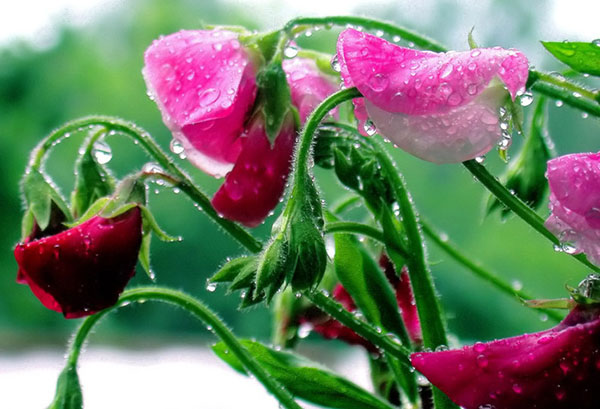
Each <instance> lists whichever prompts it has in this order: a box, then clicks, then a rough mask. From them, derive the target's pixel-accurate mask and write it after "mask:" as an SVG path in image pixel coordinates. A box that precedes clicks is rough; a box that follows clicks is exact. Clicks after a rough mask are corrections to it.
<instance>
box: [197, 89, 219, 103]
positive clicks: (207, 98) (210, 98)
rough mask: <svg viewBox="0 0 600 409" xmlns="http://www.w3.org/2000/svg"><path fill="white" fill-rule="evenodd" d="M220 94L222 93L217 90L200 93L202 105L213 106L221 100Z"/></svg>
mask: <svg viewBox="0 0 600 409" xmlns="http://www.w3.org/2000/svg"><path fill="white" fill-rule="evenodd" d="M220 94H221V91H219V90H218V89H215V88H209V89H206V90H204V91H200V92H199V93H198V97H199V102H200V105H201V106H204V107H205V106H208V105H210V104H212V103H213V102H215V101H216V100H217V99H218V98H219V95H220Z"/></svg>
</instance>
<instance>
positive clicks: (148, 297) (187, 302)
mask: <svg viewBox="0 0 600 409" xmlns="http://www.w3.org/2000/svg"><path fill="white" fill-rule="evenodd" d="M142 301H158V302H164V303H168V304H173V305H176V306H178V307H181V308H183V309H184V310H186V311H188V312H189V313H191V314H192V315H193V316H195V317H196V318H198V319H199V320H201V321H203V322H204V323H205V324H206V325H207V326H209V327H210V329H211V331H212V332H214V334H215V335H216V336H218V337H219V338H220V339H221V340H222V341H223V343H224V344H225V345H227V348H228V349H229V350H230V351H231V352H232V353H233V354H234V355H235V356H236V357H237V358H238V359H239V360H240V362H241V363H242V364H243V365H244V368H245V369H246V370H247V371H248V372H250V373H251V374H252V375H254V376H255V377H256V379H258V381H259V382H260V383H262V384H263V386H264V387H265V388H266V389H267V390H268V391H269V392H270V393H271V394H273V395H274V396H275V397H276V398H277V400H279V402H280V403H281V405H282V406H283V407H285V408H287V409H302V408H301V406H300V405H298V404H297V403H296V401H294V397H293V396H292V395H291V394H290V392H289V391H288V390H287V389H285V388H284V387H283V386H282V385H281V384H280V383H279V382H278V381H277V380H275V379H274V378H273V377H271V375H269V373H268V372H267V371H266V370H265V369H264V368H263V367H262V366H260V364H259V363H258V362H257V361H256V360H255V359H254V358H253V357H252V355H250V354H249V353H248V351H247V350H246V348H245V347H244V346H243V345H242V344H241V343H240V342H239V341H238V340H237V338H236V337H235V335H234V334H233V333H232V332H231V331H230V330H229V328H227V326H226V325H225V324H224V323H223V321H221V320H220V319H219V317H218V316H217V315H216V314H215V313H214V312H212V311H211V310H210V309H209V308H208V307H207V306H206V305H204V304H203V303H202V302H200V301H199V300H197V299H195V298H194V297H191V296H190V295H187V294H185V293H182V292H180V291H175V290H171V289H168V288H160V287H141V288H135V289H132V290H128V291H125V292H124V293H123V294H122V295H121V297H120V298H119V302H118V303H117V305H116V306H114V307H111V308H108V309H106V310H103V311H100V312H99V313H97V314H95V315H92V316H90V317H88V318H86V319H85V321H84V322H83V323H82V324H81V326H80V327H79V330H78V331H77V334H76V335H75V338H74V339H73V342H72V343H71V345H70V351H69V356H68V358H67V364H68V365H72V366H74V367H75V366H76V365H77V359H78V358H79V355H80V352H81V348H82V346H83V344H84V342H85V340H86V338H87V336H88V334H89V333H90V331H91V330H92V328H93V327H94V325H95V324H96V323H97V322H98V321H99V320H100V318H102V317H103V316H104V315H106V314H107V313H109V312H110V311H113V310H115V309H116V308H119V306H122V305H125V304H128V303H130V302H142Z"/></svg>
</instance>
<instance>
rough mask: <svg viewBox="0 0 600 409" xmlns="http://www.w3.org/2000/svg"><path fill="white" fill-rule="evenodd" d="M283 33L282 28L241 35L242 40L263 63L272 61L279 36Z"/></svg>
mask: <svg viewBox="0 0 600 409" xmlns="http://www.w3.org/2000/svg"><path fill="white" fill-rule="evenodd" d="M281 35H282V33H281V31H280V30H275V31H270V32H268V33H252V34H247V35H240V37H239V39H240V42H241V43H242V44H243V45H244V46H245V47H247V48H249V49H251V50H252V51H254V52H255V53H257V54H258V55H260V57H261V59H262V63H263V64H264V63H265V62H268V61H271V59H272V58H273V56H274V55H275V52H276V51H277V44H279V37H280V36H281Z"/></svg>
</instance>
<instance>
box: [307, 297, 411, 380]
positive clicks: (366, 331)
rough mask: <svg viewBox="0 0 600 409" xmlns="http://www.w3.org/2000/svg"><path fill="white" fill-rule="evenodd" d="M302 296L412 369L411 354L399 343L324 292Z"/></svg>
mask: <svg viewBox="0 0 600 409" xmlns="http://www.w3.org/2000/svg"><path fill="white" fill-rule="evenodd" d="M302 294H303V295H304V296H305V297H306V298H308V299H309V300H310V301H311V302H312V303H313V304H314V305H316V306H317V307H318V308H319V309H320V310H322V311H324V312H326V313H327V314H329V315H331V316H332V317H333V318H335V319H336V320H337V321H339V322H341V323H342V324H344V325H345V326H347V327H348V328H350V329H351V330H352V331H354V332H356V333H357V334H358V335H360V336H361V337H363V338H364V339H366V340H367V341H369V342H371V343H373V345H376V346H377V347H379V348H381V349H382V350H384V351H385V352H387V353H388V354H390V355H392V356H393V357H395V358H397V359H398V360H399V361H400V363H402V364H403V365H406V366H407V367H409V368H412V365H411V364H410V358H409V357H410V353H411V352H410V351H409V350H408V349H407V348H405V347H403V346H402V345H400V344H399V343H398V342H396V341H394V340H393V338H392V337H390V336H388V335H386V334H383V333H382V332H381V329H377V328H375V327H373V326H372V325H371V324H369V323H367V322H365V321H362V320H360V319H358V318H357V317H356V316H355V315H354V314H352V313H351V312H349V311H348V310H346V309H345V308H344V307H343V306H342V305H341V304H340V303H338V302H337V301H335V300H333V299H331V298H330V297H328V296H327V295H325V294H323V293H322V292H319V291H315V292H311V291H304V292H303V293H302Z"/></svg>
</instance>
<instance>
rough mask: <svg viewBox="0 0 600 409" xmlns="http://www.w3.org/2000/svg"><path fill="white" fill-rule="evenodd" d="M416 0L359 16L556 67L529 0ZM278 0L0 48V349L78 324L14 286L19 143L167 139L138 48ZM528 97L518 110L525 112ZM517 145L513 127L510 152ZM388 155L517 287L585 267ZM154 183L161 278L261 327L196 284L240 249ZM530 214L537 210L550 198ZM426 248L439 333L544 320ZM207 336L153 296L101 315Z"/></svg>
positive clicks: (181, 4) (24, 153)
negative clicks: (136, 133) (117, 120)
mask: <svg viewBox="0 0 600 409" xmlns="http://www.w3.org/2000/svg"><path fill="white" fill-rule="evenodd" d="M425 3H426V4H429V5H432V6H431V7H430V12H429V14H427V15H426V16H423V18H415V12H414V10H412V11H411V6H410V5H409V2H406V3H400V4H399V3H398V2H390V3H386V2H380V3H375V4H368V5H360V4H358V5H357V6H356V12H357V13H360V14H365V15H368V16H372V17H380V18H385V19H388V20H391V21H393V22H396V23H399V24H402V25H405V26H408V27H410V28H413V29H416V30H418V31H420V32H422V33H424V34H426V35H428V36H430V37H433V38H436V39H438V40H439V41H441V42H442V43H446V44H448V45H449V46H451V47H453V48H460V49H464V48H466V46H467V44H466V37H467V33H468V30H469V28H470V27H471V26H472V25H474V24H475V25H476V28H475V36H476V39H477V40H478V42H479V43H480V44H481V45H484V46H493V45H501V46H505V47H515V48H519V49H522V50H524V51H525V52H526V53H527V54H528V56H529V57H530V61H531V63H532V64H534V65H536V66H537V67H538V68H543V69H547V70H554V69H561V67H560V66H559V65H557V64H556V63H555V62H553V61H552V60H551V58H549V57H547V56H545V55H544V53H543V50H542V48H541V46H540V45H539V42H538V40H540V39H548V40H562V39H564V38H562V37H560V33H557V34H556V36H554V37H551V38H540V37H539V35H540V33H553V31H552V29H553V27H548V26H547V25H548V24H550V23H549V22H548V20H547V19H546V15H545V12H544V11H543V10H544V8H543V7H541V8H536V10H535V12H534V11H533V7H527V5H526V2H520V1H518V0H511V1H487V2H482V3H485V8H483V9H482V7H481V6H480V5H478V6H473V7H474V8H475V11H473V9H472V8H469V4H471V3H469V2H462V5H460V6H459V5H457V4H456V2H453V1H433V2H431V1H430V2H425ZM465 3H466V5H465ZM542 3H544V2H540V4H542ZM549 3H550V2H549ZM549 3H548V4H549ZM277 4H278V3H276V2H271V3H268V2H267V3H265V2H262V3H261V5H260V6H257V7H256V8H255V7H250V6H248V5H247V3H244V2H201V1H188V0H177V1H169V2H163V1H159V0H150V1H141V0H138V1H130V2H127V5H126V7H125V6H124V5H123V6H122V7H118V8H116V9H114V10H113V11H111V12H108V13H104V14H103V15H102V16H101V17H99V18H97V19H94V20H93V21H91V22H90V23H89V24H87V25H84V26H78V27H77V28H73V27H71V26H67V25H65V26H63V27H62V28H60V29H59V31H58V35H57V37H56V41H55V43H53V44H52V46H51V47H50V48H44V47H39V46H36V45H35V44H31V43H28V42H25V41H13V42H11V43H9V44H7V45H5V46H3V48H2V49H0V155H1V160H0V175H1V178H0V195H1V196H0V197H1V200H0V226H2V233H3V234H2V235H0V249H1V251H0V294H1V296H0V347H2V348H4V349H11V348H21V347H29V346H33V345H40V344H55V343H58V344H61V343H64V341H65V340H66V339H67V338H68V334H69V333H70V332H71V331H72V329H73V328H74V326H75V325H76V324H77V322H76V321H68V320H65V319H63V318H62V316H61V315H59V314H56V313H54V312H51V311H48V310H46V309H45V308H43V307H42V306H41V304H40V303H39V302H38V301H37V299H36V298H35V297H34V296H33V295H32V294H31V292H30V290H29V288H27V287H26V286H22V285H17V284H16V283H15V276H16V270H17V267H16V263H15V261H14V258H13V255H12V249H13V247H14V245H15V243H16V242H17V241H18V240H19V236H20V218H21V201H20V196H19V186H18V184H19V179H20V176H21V174H22V172H23V170H24V168H25V165H26V160H27V157H28V153H29V151H30V150H31V149H32V148H33V147H34V146H35V144H36V143H37V141H39V140H40V138H42V137H43V136H44V135H46V134H47V133H48V132H49V131H51V130H52V129H53V128H55V127H57V126H59V125H61V124H62V123H64V122H66V121H68V120H70V119H74V118H77V117H80V116H85V115H90V114H106V115H115V116H119V117H122V118H125V119H127V120H131V121H134V122H136V123H137V124H138V125H140V126H142V127H144V128H145V129H147V130H148V131H150V133H151V134H152V135H153V136H154V137H155V138H156V140H157V141H158V142H159V143H160V144H161V145H162V146H163V147H165V148H167V147H168V144H169V141H170V134H169V132H168V130H167V129H166V127H165V126H164V125H163V124H162V121H161V118H160V114H159V112H158V110H157V109H156V106H155V104H154V103H153V102H152V101H150V100H149V98H148V97H147V96H146V90H145V85H144V82H143V79H142V76H141V73H140V71H141V68H142V61H143V59H142V56H143V52H144V50H145V48H146V47H147V46H148V45H149V44H150V42H151V41H152V40H153V39H154V38H156V37H158V36H159V35H160V34H168V33H171V32H173V31H177V30H180V29H182V28H187V29H193V28H197V27H199V25H200V24H201V23H206V24H228V25H232V24H237V25H244V26H246V27H248V28H253V29H264V28H275V27H276V26H277V24H281V23H283V21H282V18H283V17H282V16H285V13H283V12H278V13H276V12H272V13H271V14H268V13H267V14H265V13H263V12H261V10H263V11H264V10H265V9H266V10H271V11H273V10H279V9H278V8H277V7H278V6H277ZM465 13H466V14H465ZM473 13H479V14H473ZM477 24H479V26H477ZM478 27H480V28H481V29H479V28H478ZM336 35H337V31H335V30H331V31H330V30H322V31H319V32H315V33H313V35H312V36H311V37H310V38H306V37H303V38H300V39H298V42H299V43H300V45H305V46H309V45H310V46H312V47H315V48H319V49H321V50H323V51H327V52H333V50H334V44H335V38H336ZM586 40H591V38H588V39H586ZM596 85H597V84H596ZM531 107H532V106H530V107H528V108H526V109H525V111H526V114H529V113H530V111H531ZM549 114H550V119H549V122H550V126H549V130H550V135H551V136H552V137H553V138H554V141H555V142H556V145H557V149H558V152H559V153H560V154H564V153H570V152H577V151H597V150H599V149H600V146H599V145H600V144H599V140H598V133H599V132H598V131H599V130H600V127H599V122H598V120H596V119H591V118H590V119H585V120H584V119H583V118H582V117H581V115H580V113H579V112H577V111H575V110H572V109H571V108H568V107H562V108H560V109H559V108H556V107H554V106H552V107H551V108H550V110H549ZM81 140H82V137H81V136H73V137H72V138H70V139H68V140H67V141H66V142H64V143H62V144H60V145H59V146H57V147H56V149H55V150H54V151H53V153H52V156H51V158H50V160H49V161H48V163H47V166H46V167H47V170H48V172H49V173H50V174H51V175H52V177H53V178H54V180H55V181H56V182H57V184H58V185H59V186H60V187H61V188H62V192H63V193H64V194H65V195H68V194H69V192H70V190H71V187H72V185H73V162H74V158H75V155H76V152H77V149H78V144H79V143H80V142H81ZM107 142H108V143H109V144H110V145H111V147H112V151H113V158H112V161H111V162H110V163H109V166H110V167H111V169H113V170H114V172H115V173H116V175H118V176H123V175H125V174H127V173H128V172H131V171H134V170H136V169H139V168H140V167H141V166H142V165H143V164H144V163H145V162H146V161H147V157H146V156H145V155H144V153H143V152H141V151H140V149H138V148H137V147H136V146H135V145H133V144H132V143H131V141H130V140H128V139H126V138H122V137H118V136H113V137H109V138H108V139H107ZM519 145H520V141H519V140H518V138H516V140H515V143H514V147H513V148H512V149H513V150H512V153H513V156H514V155H515V153H516V152H517V149H518V146H519ZM394 155H395V156H396V158H397V160H398V164H399V166H400V168H401V169H402V171H403V173H404V175H405V177H406V180H407V184H408V187H409V189H410V190H411V191H412V193H413V196H414V200H415V203H416V206H417V208H418V209H419V211H420V212H421V213H422V214H423V215H424V217H425V218H426V219H427V220H429V221H431V222H432V223H433V224H434V225H435V226H437V227H438V228H440V229H441V230H443V231H445V232H446V233H447V234H448V235H449V237H450V238H451V240H453V241H454V242H456V243H458V244H459V245H460V247H461V248H462V249H463V250H464V251H465V252H466V253H467V254H469V255H471V256H472V257H473V258H474V259H476V260H479V261H480V262H481V263H482V264H483V265H485V266H487V267H488V268H489V269H490V270H492V271H494V272H496V273H497V274H499V275H501V276H503V277H504V278H505V279H507V280H510V281H513V280H515V285H522V286H523V288H524V289H527V290H529V291H530V292H532V293H534V294H535V295H537V296H539V297H540V298H551V297H561V296H564V295H565V291H564V285H565V283H570V284H576V283H577V282H578V281H579V280H580V279H582V278H583V277H585V275H586V274H587V271H586V270H585V269H584V268H583V267H582V266H581V265H580V264H578V263H576V262H574V261H573V260H571V258H570V257H568V256H566V255H564V254H560V253H556V252H554V251H553V248H552V245H551V244H550V243H549V242H548V241H546V240H545V239H543V238H542V237H541V236H539V235H538V234H535V233H534V232H533V231H532V229H530V228H529V227H528V226H527V225H526V224H524V223H523V222H521V221H520V220H518V219H515V218H510V219H509V220H508V221H506V222H501V221H500V219H499V217H498V216H497V215H492V216H489V217H484V212H483V203H484V201H485V199H486V196H485V192H484V190H483V188H482V187H481V186H480V185H479V184H478V183H477V182H475V181H474V180H473V178H472V177H471V176H470V174H468V173H467V172H466V170H464V168H463V167H461V166H459V165H443V166H438V165H433V164H430V163H427V162H423V161H420V160H418V159H415V158H413V157H410V156H408V155H406V154H404V153H403V152H401V151H399V150H394ZM178 162H179V163H180V164H181V165H182V166H184V167H185V168H186V169H187V170H188V171H189V172H190V173H191V174H192V175H193V177H194V178H195V180H197V181H198V183H199V184H200V185H201V186H202V187H203V188H204V190H205V191H206V192H208V193H209V194H212V193H213V192H214V191H215V190H216V189H217V188H218V186H219V185H220V183H221V182H220V181H218V180H214V179H212V178H210V177H207V176H205V175H203V174H202V173H201V172H200V171H198V170H196V169H194V168H192V167H191V166H189V165H188V164H187V162H185V161H184V160H178ZM486 164H487V165H488V166H489V167H490V168H491V169H492V170H493V171H494V172H495V173H497V174H499V173H501V172H502V170H503V169H504V167H505V165H504V164H502V163H501V161H500V160H499V159H498V158H497V155H496V154H495V152H491V153H490V154H488V159H487V161H486ZM317 176H318V180H319V185H320V187H321V190H322V192H323V194H324V197H325V199H326V201H327V203H332V202H333V201H334V200H335V199H336V198H339V197H340V195H341V194H343V193H344V190H343V189H342V188H341V187H340V186H339V184H338V183H337V182H336V181H335V179H334V178H333V177H332V175H331V174H330V173H329V172H325V171H322V170H317ZM155 188H156V193H155ZM150 191H151V192H152V193H151V200H150V203H151V208H152V210H153V211H154V213H155V215H156V218H157V219H158V221H159V223H160V224H161V225H162V227H163V228H164V229H165V230H166V231H168V232H170V233H172V234H177V235H181V236H183V238H184V240H183V241H182V242H180V243H171V244H166V243H161V242H159V241H158V240H155V241H154V242H153V248H152V263H153V267H154V270H155V272H156V275H157V284H160V285H166V286H170V287H174V288H181V289H185V290H186V291H188V292H190V293H192V294H194V295H196V296H199V297H200V298H202V299H204V300H206V302H207V303H208V304H209V305H210V306H211V307H213V308H214V309H215V310H217V311H218V312H219V314H220V315H221V316H222V317H223V318H224V319H225V321H226V322H228V323H229V324H230V325H231V326H232V327H233V328H234V330H235V331H236V333H237V334H239V335H242V336H254V337H258V338H263V339H264V338H267V337H268V334H269V332H270V329H269V325H268V323H269V321H268V317H269V312H268V310H267V309H266V308H265V307H264V306H259V307H256V308H253V309H251V310H246V311H243V312H239V311H237V309H236V307H237V304H238V302H239V299H238V297H237V295H229V296H226V295H225V292H224V289H222V288H219V289H217V290H216V291H215V292H208V291H206V288H205V287H206V279H207V277H209V276H210V275H211V274H212V273H213V272H214V271H216V269H217V268H218V266H219V265H221V264H222V263H223V262H224V260H225V258H226V257H232V256H236V255H239V254H241V253H242V252H243V251H242V249H241V248H239V246H237V245H236V243H235V242H234V241H233V240H232V239H230V238H229V237H227V236H226V235H225V234H224V233H222V232H221V231H219V229H218V228H217V227H216V226H215V225H214V224H213V223H212V222H211V221H209V220H208V219H207V217H205V216H204V215H203V214H202V213H201V212H199V211H198V210H196V208H195V207H194V206H193V205H192V203H191V202H190V201H189V200H187V199H186V198H185V197H184V196H183V195H181V194H179V195H177V194H175V193H173V192H172V191H171V190H169V189H166V188H162V187H159V186H153V187H152V188H151V190H150ZM540 212H541V214H542V215H543V216H544V217H545V216H546V215H547V210H546V207H545V206H544V207H542V210H541V211H540ZM273 219H274V218H273V217H271V218H269V219H268V220H267V223H266V224H265V225H264V226H261V227H259V228H257V229H255V232H256V234H257V235H258V236H260V237H266V235H267V233H268V231H269V229H270V224H271V223H272V221H273ZM429 259H430V260H431V262H432V269H433V273H434V275H435V279H436V282H437V285H438V289H439V292H440V294H441V297H442V303H443V306H444V308H445V310H446V313H447V314H448V323H449V327H450V330H451V331H452V333H453V334H454V335H456V336H457V337H458V338H460V339H463V340H465V341H468V340H475V339H479V340H485V339H491V338H494V337H505V336H510V335H514V334H517V333H520V332H523V331H535V330H539V329H542V328H546V327H548V326H549V325H550V323H548V322H544V321H543V319H540V315H539V314H538V313H536V312H534V311H529V310H527V309H526V308H524V307H521V306H519V305H518V303H516V302H515V301H514V300H512V299H510V298H508V297H506V296H504V295H501V294H499V293H497V292H496V291H495V290H493V289H491V288H490V287H489V286H488V285H487V284H485V283H483V282H481V281H480V280H478V279H477V278H474V277H472V276H471V274H470V273H469V272H468V271H466V270H464V269H463V268H461V267H460V266H458V265H457V264H455V263H454V262H452V261H450V260H449V259H448V257H447V256H446V255H445V254H443V253H442V252H440V251H439V249H438V248H436V247H435V246H434V245H433V244H430V245H429ZM138 271H139V272H138V274H137V276H136V277H135V279H134V280H133V282H132V283H131V285H135V284H148V283H149V280H148V279H147V278H146V276H145V275H144V274H143V273H142V272H141V270H139V269H138ZM205 334H206V332H205V331H204V330H203V329H202V328H201V327H200V326H199V325H198V324H197V323H196V322H194V321H193V320H192V319H189V318H188V317H187V316H186V314H184V313H181V312H175V311H174V310H173V309H171V308H169V307H165V306H164V305H151V304H145V305H142V306H131V307H128V308H125V309H123V310H122V311H120V312H119V313H118V314H113V315H112V316H110V318H109V319H107V320H105V322H104V324H103V325H102V328H101V330H100V331H99V334H98V335H97V338H105V339H106V340H115V339H116V340H120V341H122V340H130V339H132V338H131V337H137V338H138V339H143V340H144V341H143V342H147V343H154V342H161V341H164V340H173V339H176V340H178V341H185V340H186V339H189V340H193V339H195V337H197V336H204V335H205ZM147 335H151V337H148V336H147Z"/></svg>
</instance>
